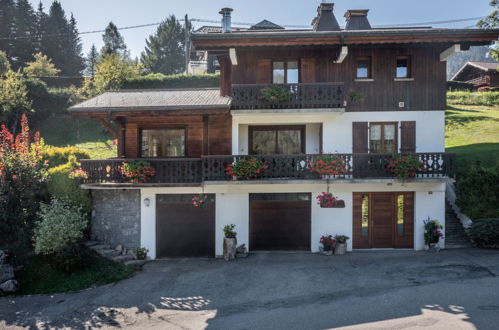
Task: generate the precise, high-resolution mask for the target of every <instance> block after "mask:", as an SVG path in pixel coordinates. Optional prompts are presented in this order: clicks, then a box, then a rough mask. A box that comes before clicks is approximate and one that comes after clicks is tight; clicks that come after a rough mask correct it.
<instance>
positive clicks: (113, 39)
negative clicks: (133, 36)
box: [100, 22, 128, 57]
mask: <svg viewBox="0 0 499 330" xmlns="http://www.w3.org/2000/svg"><path fill="white" fill-rule="evenodd" d="M102 40H103V41H104V46H103V47H102V49H101V51H100V53H101V55H102V56H104V55H110V54H118V55H120V56H124V57H127V56H128V54H127V47H126V44H125V40H124V39H123V36H122V35H121V34H120V32H119V31H118V28H117V27H116V25H114V23H113V22H109V25H108V26H107V27H106V30H105V32H104V34H103V35H102Z"/></svg>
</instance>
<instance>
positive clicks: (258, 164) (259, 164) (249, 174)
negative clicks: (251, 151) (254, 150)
mask: <svg viewBox="0 0 499 330" xmlns="http://www.w3.org/2000/svg"><path fill="white" fill-rule="evenodd" d="M268 168H269V166H268V165H266V164H265V163H264V162H263V161H261V160H259V159H256V158H255V157H249V158H242V159H239V160H237V161H235V162H234V163H232V164H229V165H228V166H227V167H226V168H225V173H227V174H228V175H230V176H232V177H234V178H237V179H246V180H250V179H254V178H256V177H258V176H259V175H261V174H263V173H265V170H266V169H268Z"/></svg>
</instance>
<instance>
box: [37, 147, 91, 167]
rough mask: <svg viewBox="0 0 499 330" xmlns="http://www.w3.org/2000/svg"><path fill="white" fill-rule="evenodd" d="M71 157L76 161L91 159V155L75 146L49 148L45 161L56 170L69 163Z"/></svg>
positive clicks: (44, 156) (45, 153)
mask: <svg viewBox="0 0 499 330" xmlns="http://www.w3.org/2000/svg"><path fill="white" fill-rule="evenodd" d="M71 156H74V157H76V159H89V158H90V155H89V153H88V152H87V151H84V150H81V149H78V148H76V147H73V146H68V147H47V148H46V150H45V152H44V155H43V159H44V160H46V161H48V164H49V167H50V168H54V167H57V166H60V165H63V164H66V163H67V162H69V158H70V157H71Z"/></svg>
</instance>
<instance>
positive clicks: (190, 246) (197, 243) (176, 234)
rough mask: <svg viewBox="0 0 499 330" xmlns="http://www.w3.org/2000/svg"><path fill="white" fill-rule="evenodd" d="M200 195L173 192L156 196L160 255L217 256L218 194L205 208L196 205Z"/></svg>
mask: <svg viewBox="0 0 499 330" xmlns="http://www.w3.org/2000/svg"><path fill="white" fill-rule="evenodd" d="M194 196H197V195H186V194H171V195H158V196H157V198H156V255H157V257H158V258H164V257H214V256H215V195H214V194H209V195H207V196H208V203H207V206H206V207H205V208H201V207H194V206H193V205H192V197H194Z"/></svg>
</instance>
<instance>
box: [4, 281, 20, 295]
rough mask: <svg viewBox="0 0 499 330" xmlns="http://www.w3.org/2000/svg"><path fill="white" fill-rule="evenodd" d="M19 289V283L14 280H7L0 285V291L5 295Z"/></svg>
mask: <svg viewBox="0 0 499 330" xmlns="http://www.w3.org/2000/svg"><path fill="white" fill-rule="evenodd" d="M17 289H19V283H18V282H17V281H16V280H9V281H7V282H4V283H2V284H0V290H1V291H3V292H5V293H13V292H16V291H17Z"/></svg>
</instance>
